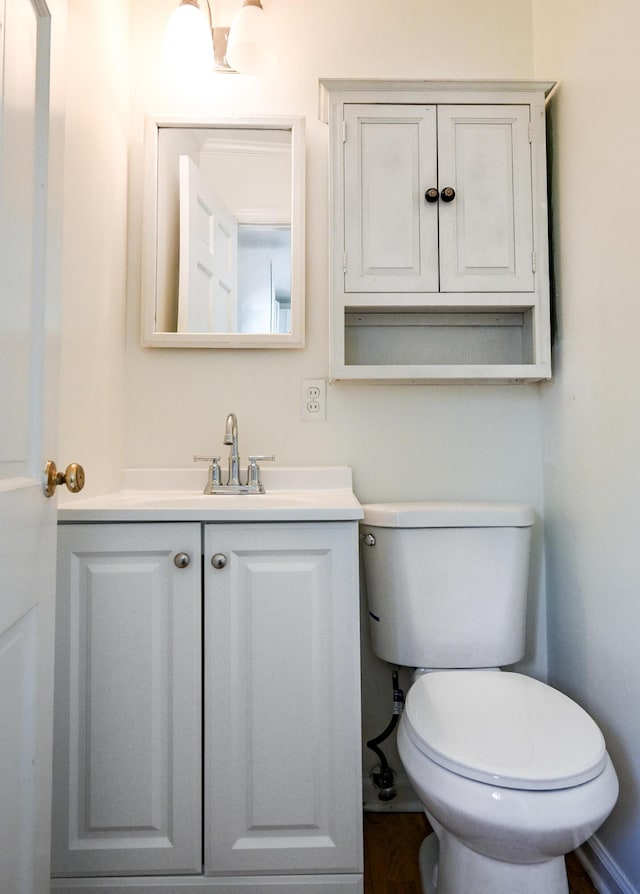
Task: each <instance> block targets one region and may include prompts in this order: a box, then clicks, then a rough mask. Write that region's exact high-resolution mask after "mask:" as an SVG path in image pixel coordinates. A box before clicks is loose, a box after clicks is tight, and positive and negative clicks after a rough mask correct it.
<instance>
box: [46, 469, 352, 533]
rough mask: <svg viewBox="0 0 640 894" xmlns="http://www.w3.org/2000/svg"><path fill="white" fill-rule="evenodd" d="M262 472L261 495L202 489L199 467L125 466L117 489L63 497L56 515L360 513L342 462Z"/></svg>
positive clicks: (265, 517) (155, 517)
mask: <svg viewBox="0 0 640 894" xmlns="http://www.w3.org/2000/svg"><path fill="white" fill-rule="evenodd" d="M262 477H263V482H264V485H265V488H266V493H264V494H203V493H202V490H203V488H204V484H205V482H206V472H204V473H203V471H202V470H198V469H176V470H166V469H163V470H158V469H151V470H147V469H143V470H129V472H127V473H125V475H124V481H125V484H126V485H127V487H125V488H124V489H123V490H121V491H118V492H116V493H111V494H105V495H103V496H97V497H87V498H84V499H78V498H76V499H73V500H68V501H65V502H64V503H63V504H61V505H60V507H59V509H58V518H59V521H61V522H82V521H210V522H216V521H220V522H223V521H236V522H241V521H321V520H325V521H330V520H349V519H360V518H362V509H361V507H360V504H359V503H358V501H357V500H356V498H355V496H354V494H353V489H352V483H351V470H350V469H348V468H346V467H343V466H339V467H332V466H327V467H276V468H270V469H268V470H267V469H265V470H264V472H263V476H262ZM158 485H162V486H161V487H158Z"/></svg>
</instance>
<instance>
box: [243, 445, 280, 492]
mask: <svg viewBox="0 0 640 894" xmlns="http://www.w3.org/2000/svg"><path fill="white" fill-rule="evenodd" d="M275 458H276V456H275V453H271V454H270V455H269V456H264V455H261V454H258V455H256V456H250V457H249V465H248V466H247V484H251V485H258V486H261V485H262V482H261V481H260V466H259V465H258V463H259V462H273V460H274V459H275Z"/></svg>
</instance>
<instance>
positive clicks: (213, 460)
mask: <svg viewBox="0 0 640 894" xmlns="http://www.w3.org/2000/svg"><path fill="white" fill-rule="evenodd" d="M193 461H194V463H210V465H209V477H208V479H207V486H206V487H205V489H204V492H205V494H206V493H211V488H212V487H217V486H218V485H219V484H220V457H219V456H198V455H196V456H194V457H193Z"/></svg>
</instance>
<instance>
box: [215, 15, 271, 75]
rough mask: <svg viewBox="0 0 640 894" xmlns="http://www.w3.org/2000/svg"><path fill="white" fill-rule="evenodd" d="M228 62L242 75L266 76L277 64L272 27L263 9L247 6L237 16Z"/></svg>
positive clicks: (230, 37) (229, 45)
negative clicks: (270, 30) (271, 41)
mask: <svg viewBox="0 0 640 894" xmlns="http://www.w3.org/2000/svg"><path fill="white" fill-rule="evenodd" d="M227 61H228V62H229V65H230V66H231V67H232V68H234V69H235V70H236V71H238V72H240V73H241V74H253V75H255V74H265V73H266V72H267V71H269V70H270V69H272V68H273V67H274V65H275V64H276V55H275V53H274V52H273V50H272V49H271V45H270V35H269V26H268V22H267V21H266V17H265V14H264V10H263V9H262V7H261V6H253V5H251V6H243V7H242V8H241V9H240V11H239V12H238V13H237V14H236V16H235V18H234V20H233V23H232V25H231V30H230V32H229V42H228V44H227Z"/></svg>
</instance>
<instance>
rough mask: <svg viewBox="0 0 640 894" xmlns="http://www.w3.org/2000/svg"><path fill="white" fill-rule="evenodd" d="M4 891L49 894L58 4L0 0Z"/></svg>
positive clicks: (0, 797) (0, 883)
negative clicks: (49, 467) (48, 492)
mask: <svg viewBox="0 0 640 894" xmlns="http://www.w3.org/2000/svg"><path fill="white" fill-rule="evenodd" d="M0 19H1V22H0V25H1V29H0V57H1V58H0V420H1V429H0V432H1V434H0V569H1V582H0V718H1V725H0V767H1V768H2V772H1V773H0V890H1V891H6V892H11V894H31V892H38V894H44V892H45V891H48V878H49V839H50V822H51V796H50V788H51V766H50V763H51V723H52V681H53V626H54V622H53V615H54V594H55V523H56V518H55V516H56V508H55V500H47V499H46V498H45V496H44V493H43V488H42V481H41V470H42V468H43V466H44V462H45V460H46V459H47V458H49V457H51V458H53V455H54V453H53V451H54V449H55V446H56V445H55V437H56V432H55V416H56V414H57V403H56V393H55V376H54V372H55V367H56V351H57V329H56V324H55V320H56V312H57V304H58V297H59V296H58V283H59V270H58V266H57V265H58V263H59V258H60V242H61V239H60V229H61V225H60V220H61V213H60V212H61V208H60V200H61V173H62V158H61V153H62V148H63V144H62V112H63V106H62V87H63V81H62V75H63V56H62V39H63V37H64V24H65V3H64V0H46V2H45V0H0Z"/></svg>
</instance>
